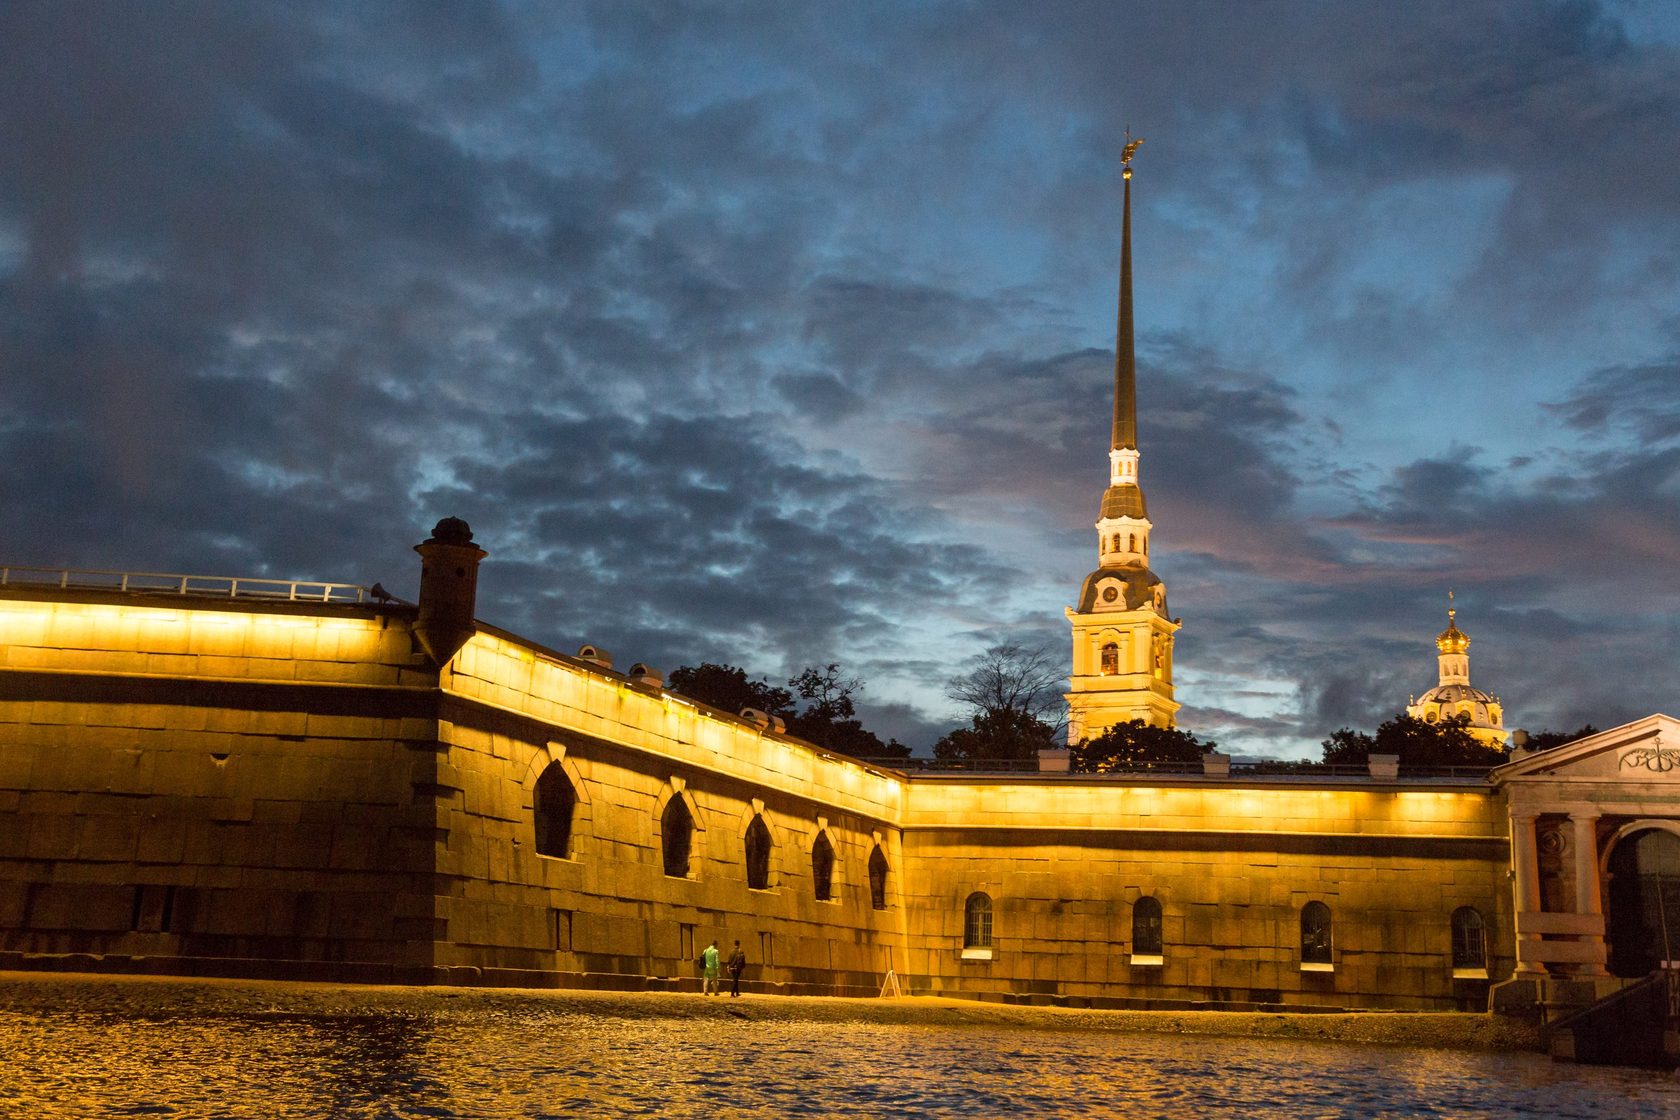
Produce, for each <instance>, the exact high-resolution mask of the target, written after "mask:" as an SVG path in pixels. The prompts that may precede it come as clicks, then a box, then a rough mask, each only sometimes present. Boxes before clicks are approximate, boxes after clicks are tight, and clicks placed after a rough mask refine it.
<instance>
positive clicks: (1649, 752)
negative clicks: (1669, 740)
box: [1617, 735, 1680, 774]
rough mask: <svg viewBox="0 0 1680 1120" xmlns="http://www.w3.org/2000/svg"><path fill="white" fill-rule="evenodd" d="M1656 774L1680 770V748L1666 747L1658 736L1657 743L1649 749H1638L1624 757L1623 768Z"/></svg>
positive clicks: (1619, 767)
mask: <svg viewBox="0 0 1680 1120" xmlns="http://www.w3.org/2000/svg"><path fill="white" fill-rule="evenodd" d="M1640 766H1643V767H1644V768H1645V769H1647V770H1649V771H1651V772H1652V773H1654V774H1666V773H1668V772H1669V771H1670V770H1673V769H1676V768H1680V747H1665V746H1663V743H1662V736H1661V735H1658V736H1656V739H1655V742H1654V744H1653V745H1652V746H1649V747H1638V748H1636V749H1634V750H1631V751H1628V752H1627V753H1626V754H1624V755H1622V761H1621V765H1620V766H1618V767H1617V769H1618V770H1619V769H1621V768H1622V767H1640Z"/></svg>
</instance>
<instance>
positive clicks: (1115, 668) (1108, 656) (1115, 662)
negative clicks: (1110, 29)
mask: <svg viewBox="0 0 1680 1120" xmlns="http://www.w3.org/2000/svg"><path fill="white" fill-rule="evenodd" d="M1119 671H1120V647H1119V646H1117V645H1115V644H1114V643H1113V642H1108V643H1106V644H1104V645H1103V647H1102V673H1103V676H1105V677H1112V676H1114V675H1115V674H1116V673H1118V672H1119Z"/></svg>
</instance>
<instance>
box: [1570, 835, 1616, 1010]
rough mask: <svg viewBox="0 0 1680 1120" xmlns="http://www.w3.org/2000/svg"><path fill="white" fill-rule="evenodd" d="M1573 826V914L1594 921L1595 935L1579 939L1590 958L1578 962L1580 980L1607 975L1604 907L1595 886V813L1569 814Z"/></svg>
mask: <svg viewBox="0 0 1680 1120" xmlns="http://www.w3.org/2000/svg"><path fill="white" fill-rule="evenodd" d="M1569 819H1570V821H1571V822H1572V823H1573V824H1574V825H1575V912H1576V913H1577V914H1581V915H1583V916H1589V917H1592V918H1596V919H1597V922H1596V928H1597V931H1598V932H1596V933H1584V934H1582V935H1581V936H1580V940H1581V942H1582V943H1583V944H1586V945H1590V946H1592V954H1593V955H1592V957H1591V958H1590V959H1588V960H1585V961H1582V962H1581V969H1580V971H1579V972H1578V973H1577V974H1576V975H1578V976H1581V977H1600V976H1608V975H1609V973H1608V972H1606V971H1605V969H1604V961H1605V956H1604V905H1603V902H1602V901H1601V899H1602V896H1601V894H1600V891H1599V883H1598V814H1597V813H1594V812H1572V813H1570V814H1569Z"/></svg>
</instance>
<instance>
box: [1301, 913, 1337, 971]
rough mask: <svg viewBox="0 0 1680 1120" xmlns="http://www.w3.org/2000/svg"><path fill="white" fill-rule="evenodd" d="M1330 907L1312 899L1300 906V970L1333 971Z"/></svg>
mask: <svg viewBox="0 0 1680 1120" xmlns="http://www.w3.org/2000/svg"><path fill="white" fill-rule="evenodd" d="M1331 945H1332V938H1331V919H1330V907H1328V906H1326V905H1325V904H1324V903H1322V902H1319V901H1318V900H1317V899H1314V900H1313V901H1312V902H1309V903H1307V904H1306V905H1305V906H1303V907H1301V971H1302V972H1333V971H1335V968H1336V966H1335V964H1334V963H1333V961H1332V957H1331Z"/></svg>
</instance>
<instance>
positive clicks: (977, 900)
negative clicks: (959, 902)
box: [962, 891, 992, 961]
mask: <svg viewBox="0 0 1680 1120" xmlns="http://www.w3.org/2000/svg"><path fill="white" fill-rule="evenodd" d="M962 959H963V960H965V961H989V960H991V959H992V896H991V895H989V894H987V893H986V892H985V891H975V892H974V893H973V894H971V895H969V896H968V901H967V902H965V903H963V947H962Z"/></svg>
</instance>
